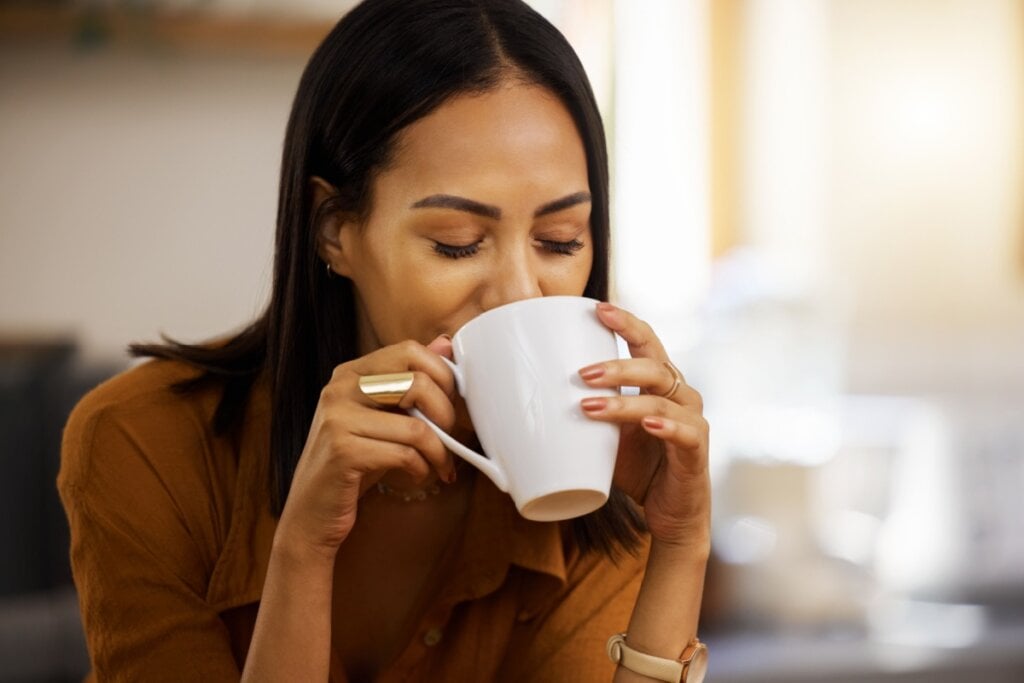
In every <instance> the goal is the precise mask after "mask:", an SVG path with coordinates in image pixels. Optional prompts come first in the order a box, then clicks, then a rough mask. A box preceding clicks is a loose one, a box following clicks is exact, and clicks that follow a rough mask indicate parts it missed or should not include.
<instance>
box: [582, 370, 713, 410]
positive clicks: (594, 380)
mask: <svg viewBox="0 0 1024 683" xmlns="http://www.w3.org/2000/svg"><path fill="white" fill-rule="evenodd" d="M667 362H668V361H659V360H655V359H653V358H630V359H624V360H614V361H606V362H604V363H595V364H593V365H588V366H587V367H585V368H582V369H581V370H580V371H579V373H580V377H581V378H583V381H584V382H586V383H587V384H589V385H590V386H592V387H622V386H637V387H640V388H641V389H643V390H644V391H646V392H647V393H648V394H653V395H655V396H664V395H665V394H667V393H668V392H670V391H671V390H672V388H673V387H674V386H675V382H676V377H675V374H674V373H673V372H672V370H671V369H670V368H669V367H668V366H667V365H666V363H667ZM680 377H682V373H680ZM672 400H673V401H674V402H676V403H679V404H681V405H689V406H694V407H696V408H698V409H702V408H703V405H704V401H703V399H702V398H701V395H700V394H699V393H698V392H697V390H696V389H694V388H693V387H691V386H690V385H688V384H686V381H685V380H681V383H680V385H679V388H678V389H676V391H675V393H674V394H673V395H672Z"/></svg>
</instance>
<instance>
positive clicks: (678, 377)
mask: <svg viewBox="0 0 1024 683" xmlns="http://www.w3.org/2000/svg"><path fill="white" fill-rule="evenodd" d="M661 364H662V365H664V366H665V367H666V368H668V371H669V372H671V373H672V379H673V380H674V381H673V382H672V388H671V389H669V390H668V391H666V392H665V393H664V394H662V395H661V397H662V398H669V399H670V398H672V397H673V396H675V393H676V392H677V391H679V387H680V385H682V383H683V373H681V372H679V368H677V367H676V366H674V365H672V363H670V362H669V361H667V360H663V361H661Z"/></svg>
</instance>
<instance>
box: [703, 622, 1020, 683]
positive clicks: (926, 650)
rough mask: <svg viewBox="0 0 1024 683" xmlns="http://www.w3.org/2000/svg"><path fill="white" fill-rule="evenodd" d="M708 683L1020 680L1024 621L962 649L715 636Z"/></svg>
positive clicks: (807, 637)
mask: <svg viewBox="0 0 1024 683" xmlns="http://www.w3.org/2000/svg"><path fill="white" fill-rule="evenodd" d="M706 642H707V643H708V648H709V650H710V654H711V667H710V672H709V675H708V681H709V683H755V682H756V683H776V682H777V683H783V682H785V683H801V682H804V681H806V682H808V683H809V682H811V681H814V682H815V683H818V682H820V681H828V682H829V683H868V682H870V681H879V682H881V681H886V682H888V681H898V682H899V683H947V682H948V683H952V682H953V681H957V682H958V683H962V682H965V681H966V682H968V683H1020V681H1024V617H1022V618H1020V619H1019V620H1017V621H1014V622H1008V623H1003V624H995V625H992V626H991V627H990V628H989V629H988V630H987V631H986V632H985V633H984V634H983V635H982V637H980V638H979V639H978V640H977V641H976V642H974V643H972V644H971V645H969V646H966V647H962V648H946V647H941V648H940V647H922V646H913V645H904V644H895V643H881V642H874V641H871V640H868V639H866V638H858V637H854V636H852V635H849V636H846V637H842V636H828V635H811V634H779V635H770V634H767V633H743V634H738V633H716V634H714V635H711V636H708V637H707V638H706Z"/></svg>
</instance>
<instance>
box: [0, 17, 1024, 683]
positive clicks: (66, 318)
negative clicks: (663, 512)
mask: <svg viewBox="0 0 1024 683" xmlns="http://www.w3.org/2000/svg"><path fill="white" fill-rule="evenodd" d="M352 4H353V3H352V2H349V1H348V0H334V1H327V0H291V1H290V2H288V3H283V2H271V1H270V0H95V1H92V2H89V1H87V0H78V1H73V0H68V1H64V2H60V1H53V2H10V1H0V159H2V162H0V462H2V465H0V471H2V472H3V474H2V475H0V548H2V550H0V681H62V680H77V679H79V678H80V677H81V675H82V673H83V672H84V671H86V670H87V668H88V654H87V652H86V650H85V646H84V643H83V640H82V635H81V626H80V622H79V619H78V613H77V603H76V599H75V594H74V590H73V587H72V586H71V584H70V573H69V570H68V567H67V532H66V528H65V526H64V519H63V513H62V511H61V509H60V507H59V503H58V502H57V499H56V495H55V491H54V477H55V474H56V470H57V466H58V457H59V440H60V430H61V427H62V425H63V421H64V419H65V418H66V416H67V413H68V410H69V409H70V407H71V406H72V405H73V403H74V402H75V401H76V400H77V398H78V397H80V396H81V395H82V393H84V392H85V391H86V390H88V388H90V387H91V386H93V385H94V384H96V383H97V382H99V381H101V380H102V379H103V378H105V377H107V376H109V375H110V374H112V373H114V372H117V371H118V370H120V369H123V368H124V367H126V366H127V364H128V361H127V358H126V356H125V355H124V353H123V349H124V347H125V345H126V344H127V343H128V342H130V341H135V340H153V339H155V338H156V337H157V335H158V334H159V333H161V332H166V333H168V334H170V335H172V336H175V337H177V338H179V339H183V340H188V341H196V340H201V339H205V338H207V337H211V336H214V335H217V334H220V333H223V332H225V331H227V330H230V329H233V328H237V327H239V326H241V325H242V324H243V323H245V322H246V321H248V320H249V319H251V318H252V317H253V316H255V315H256V314H257V313H258V312H259V311H260V310H261V308H262V306H263V304H264V302H265V300H266V297H267V294H268V289H269V287H268V285H269V276H270V263H271V249H272V239H273V229H274V224H273V221H274V214H275V210H276V191H277V189H276V185H277V173H278V168H279V156H280V152H281V144H282V139H283V132H284V126H285V122H286V118H287V115H288V110H289V107H290V104H291V99H292V97H293V94H294V91H295V88H296V86H297V83H298V79H299V76H300V73H301V70H302V68H303V66H304V64H305V61H306V59H307V58H308V56H309V54H310V53H311V52H312V50H313V48H314V47H315V46H316V44H317V43H318V42H319V40H320V39H321V38H322V37H323V36H324V35H325V34H326V33H327V31H328V30H329V29H330V27H331V26H332V25H333V23H334V22H335V21H336V20H337V19H338V17H340V15H341V14H342V13H343V12H344V11H345V9H346V8H347V7H350V6H351V5H352ZM531 4H532V5H533V6H535V7H536V8H537V9H538V10H539V11H541V12H542V13H544V14H545V16H547V17H548V18H549V19H550V20H551V21H552V22H553V23H555V24H556V25H557V26H559V28H561V29H562V31H563V32H564V33H565V34H566V35H567V36H568V38H569V39H570V41H571V42H572V43H573V45H574V46H575V47H576V49H577V51H578V53H579V54H580V56H581V58H582V60H583V62H584V64H585V66H586V68H587V70H588V73H589V74H590V76H591V79H592V82H593V86H594V90H595V93H596V95H597V97H598V99H599V101H600V103H601V107H602V110H603V114H604V117H605V122H606V126H607V132H608V136H609V141H610V143H611V150H612V165H613V200H612V201H613V215H614V222H613V231H614V234H615V242H616V243H615V271H614V272H615V291H616V297H617V299H618V301H620V302H621V303H622V304H623V305H625V306H626V307H627V308H630V309H631V310H633V311H635V312H637V313H638V314H640V315H641V316H642V317H645V318H646V319H648V320H649V321H651V322H652V324H654V325H655V328H656V329H657V330H658V331H659V332H660V333H661V335H662V336H663V338H664V339H665V340H666V342H667V344H668V346H669V347H670V349H671V351H672V354H673V357H674V358H675V359H676V360H677V364H678V365H679V366H680V367H681V368H682V369H683V371H684V373H685V374H686V375H687V378H688V380H689V381H690V382H691V383H692V384H694V385H695V386H696V387H697V388H698V389H700V390H701V391H702V392H703V394H704V395H705V398H706V402H707V413H708V417H709V420H710V421H711V424H712V429H713V431H712V451H713V452H712V467H713V482H714V486H715V494H716V498H715V524H714V529H715V530H714V554H715V556H714V559H713V564H712V566H711V568H710V569H709V576H708V585H707V591H706V597H705V616H704V623H703V627H702V630H703V632H704V634H705V636H706V640H708V641H709V642H710V644H711V650H712V664H711V677H710V680H711V681H721V682H729V681H737V682H738V681H765V682H767V681H904V682H905V681H930V682H936V681H939V682H941V681H954V680H956V681H984V682H996V683H1001V682H1003V681H1007V682H1008V681H1020V680H1024V2H1021V1H1020V0H640V1H637V0H629V1H627V0H535V1H534V2H532V3H531Z"/></svg>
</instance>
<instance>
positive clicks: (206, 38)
mask: <svg viewBox="0 0 1024 683" xmlns="http://www.w3.org/2000/svg"><path fill="white" fill-rule="evenodd" d="M339 18H340V16H339ZM333 27H334V22H333V21H328V20H307V19H292V18H275V17H261V16H255V17H249V16H229V15H224V16H220V15H211V14H208V13H202V12H189V13H184V12H183V13H169V12H155V11H139V12H127V11H120V10H105V9H101V10H88V9H86V8H82V7H74V6H71V7H67V6H56V7H38V6H28V5H17V4H14V5H0V41H2V42H4V43H6V44H8V45H19V44H20V45H38V44H53V43H65V44H67V45H69V46H77V47H81V48H93V49H97V48H98V49H102V48H107V47H116V48H122V47H128V48H137V49H159V50H170V51H175V52H183V53H188V52H201V53H207V54H209V53H216V54H236V55H237V54H243V55H255V56H285V57H306V56H308V55H310V54H311V53H312V52H313V50H314V49H315V48H316V46H317V45H319V44H320V41H322V40H323V38H324V36H326V35H327V33H328V32H329V31H330V30H331V29H332V28H333Z"/></svg>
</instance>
